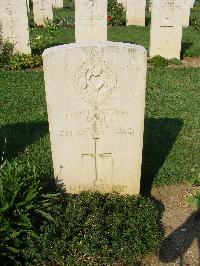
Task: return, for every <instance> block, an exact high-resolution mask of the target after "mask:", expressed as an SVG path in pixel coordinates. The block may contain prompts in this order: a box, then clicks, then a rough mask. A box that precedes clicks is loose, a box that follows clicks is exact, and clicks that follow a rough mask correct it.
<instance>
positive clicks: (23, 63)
mask: <svg viewBox="0 0 200 266" xmlns="http://www.w3.org/2000/svg"><path fill="white" fill-rule="evenodd" d="M41 65H42V57H41V56H40V55H30V54H19V53H16V54H13V56H12V57H11V58H10V60H9V62H8V64H7V66H6V68H7V69H10V70H23V69H27V68H36V67H40V66H41Z"/></svg>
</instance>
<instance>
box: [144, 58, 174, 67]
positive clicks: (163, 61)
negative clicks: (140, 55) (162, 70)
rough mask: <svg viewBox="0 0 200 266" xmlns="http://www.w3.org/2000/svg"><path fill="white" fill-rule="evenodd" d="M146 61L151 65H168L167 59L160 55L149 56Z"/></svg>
mask: <svg viewBox="0 0 200 266" xmlns="http://www.w3.org/2000/svg"><path fill="white" fill-rule="evenodd" d="M148 63H149V64H150V66H153V67H165V66H168V64H169V61H168V60H167V59H166V58H164V57H162V56H160V55H156V56H154V57H152V58H150V59H149V60H148Z"/></svg>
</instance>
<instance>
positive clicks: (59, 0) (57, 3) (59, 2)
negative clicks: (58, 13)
mask: <svg viewBox="0 0 200 266" xmlns="http://www.w3.org/2000/svg"><path fill="white" fill-rule="evenodd" d="M53 7H54V8H63V0H53Z"/></svg>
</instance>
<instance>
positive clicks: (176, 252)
mask: <svg viewBox="0 0 200 266" xmlns="http://www.w3.org/2000/svg"><path fill="white" fill-rule="evenodd" d="M199 225H200V210H199V211H197V212H193V213H192V215H191V216H190V217H189V218H188V219H187V220H186V221H185V222H184V223H183V224H182V225H181V226H179V227H178V228H177V229H176V230H174V231H173V232H172V233H171V234H170V235H169V236H168V237H167V238H166V239H165V240H164V241H163V242H162V245H161V248H160V252H159V259H160V261H161V262H164V263H170V262H175V261H176V260H177V259H179V263H180V264H179V265H180V266H182V265H185V264H184V254H185V253H186V252H187V251H188V249H189V247H190V246H191V244H192V242H193V241H194V240H196V241H197V243H198V244H197V245H198V248H199V258H200V226H199ZM197 256H198V255H197ZM197 263H198V261H197ZM196 265H197V264H196Z"/></svg>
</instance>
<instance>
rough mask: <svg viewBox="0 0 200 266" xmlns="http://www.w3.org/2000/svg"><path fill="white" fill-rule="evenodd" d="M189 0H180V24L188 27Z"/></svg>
mask: <svg viewBox="0 0 200 266" xmlns="http://www.w3.org/2000/svg"><path fill="white" fill-rule="evenodd" d="M190 8H191V0H182V9H183V11H182V26H183V27H188V26H189V24H190Z"/></svg>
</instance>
